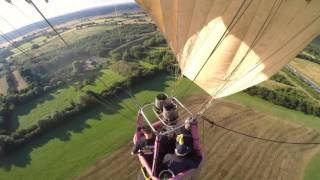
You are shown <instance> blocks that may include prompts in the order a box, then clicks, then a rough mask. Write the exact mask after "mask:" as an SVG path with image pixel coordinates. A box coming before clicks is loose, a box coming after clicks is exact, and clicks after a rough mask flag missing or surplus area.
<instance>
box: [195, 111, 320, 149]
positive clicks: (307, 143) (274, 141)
mask: <svg viewBox="0 0 320 180" xmlns="http://www.w3.org/2000/svg"><path fill="white" fill-rule="evenodd" d="M200 117H201V118H202V119H203V120H205V121H207V122H210V124H213V125H214V126H216V127H217V128H220V129H223V130H225V131H228V132H231V133H234V134H237V135H241V136H245V137H248V138H250V139H256V140H259V141H265V142H272V143H279V144H289V145H320V142H293V141H281V140H276V139H269V138H263V137H257V136H253V135H250V134H246V133H243V132H240V131H236V130H233V129H230V128H227V127H225V126H222V125H220V124H217V123H216V122H215V121H213V120H212V119H209V118H208V117H206V116H205V115H201V116H200Z"/></svg>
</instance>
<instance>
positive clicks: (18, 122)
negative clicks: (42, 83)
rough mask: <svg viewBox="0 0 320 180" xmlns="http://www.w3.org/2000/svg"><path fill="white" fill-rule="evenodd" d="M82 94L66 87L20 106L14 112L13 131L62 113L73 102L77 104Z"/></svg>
mask: <svg viewBox="0 0 320 180" xmlns="http://www.w3.org/2000/svg"><path fill="white" fill-rule="evenodd" d="M80 95H81V93H80V92H79V91H77V90H76V89H75V88H73V87H66V88H62V89H59V90H56V91H54V92H51V93H49V94H47V95H45V96H43V97H41V98H36V99H34V100H32V101H30V102H28V103H26V104H23V105H20V106H18V107H17V108H16V110H15V111H14V113H13V115H12V117H13V121H12V124H11V128H12V129H17V128H18V129H24V128H27V127H29V126H30V125H33V124H34V123H37V121H38V120H39V119H42V118H43V117H45V116H49V115H51V114H52V113H53V112H54V111H61V110H63V109H65V108H66V107H68V106H70V102H71V101H75V102H77V101H78V100H79V97H80Z"/></svg>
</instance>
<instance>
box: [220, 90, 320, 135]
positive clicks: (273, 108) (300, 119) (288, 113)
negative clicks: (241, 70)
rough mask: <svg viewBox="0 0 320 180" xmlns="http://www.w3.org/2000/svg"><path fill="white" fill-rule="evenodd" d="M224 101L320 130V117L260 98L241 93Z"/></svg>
mask: <svg viewBox="0 0 320 180" xmlns="http://www.w3.org/2000/svg"><path fill="white" fill-rule="evenodd" d="M224 99H225V100H228V101H231V102H235V103H238V104H241V105H243V106H245V107H249V108H252V109H255V110H257V111H262V112H266V113H268V114H272V115H274V116H277V117H281V118H283V119H286V120H288V121H292V122H295V123H299V124H303V125H306V126H308V127H310V128H316V129H320V117H316V116H310V115H306V114H304V113H303V112H299V111H294V110H290V109H287V108H284V107H282V106H277V105H274V104H272V103H270V102H267V101H264V100H263V99H261V98H259V97H252V96H250V95H248V94H246V93H243V92H240V93H237V94H234V95H231V96H228V97H226V98H224Z"/></svg>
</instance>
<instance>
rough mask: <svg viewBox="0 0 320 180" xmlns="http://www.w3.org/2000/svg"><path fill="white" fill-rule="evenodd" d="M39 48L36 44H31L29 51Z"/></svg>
mask: <svg viewBox="0 0 320 180" xmlns="http://www.w3.org/2000/svg"><path fill="white" fill-rule="evenodd" d="M39 47H40V46H39V45H38V44H32V46H31V49H38V48H39Z"/></svg>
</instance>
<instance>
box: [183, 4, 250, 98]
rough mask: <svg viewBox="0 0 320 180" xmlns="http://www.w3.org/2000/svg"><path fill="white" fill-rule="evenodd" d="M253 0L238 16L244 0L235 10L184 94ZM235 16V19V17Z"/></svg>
mask: <svg viewBox="0 0 320 180" xmlns="http://www.w3.org/2000/svg"><path fill="white" fill-rule="evenodd" d="M252 1H253V0H251V1H250V2H249V3H248V5H247V7H246V8H245V9H244V11H243V12H242V13H241V15H240V16H239V17H238V15H239V13H240V12H241V9H242V7H243V6H244V4H245V2H246V0H243V1H242V3H241V5H240V7H239V8H238V10H237V12H236V13H235V15H234V16H233V18H232V20H231V22H230V24H229V25H228V26H227V28H226V30H225V31H224V32H223V34H222V36H221V37H220V39H219V41H218V43H217V44H216V46H215V47H214V48H213V50H212V51H211V53H210V54H209V56H208V58H207V59H206V61H205V62H204V63H203V65H202V66H201V68H200V70H199V71H198V72H197V74H196V76H195V77H194V78H193V79H192V81H191V82H190V83H189V85H188V86H187V87H186V88H185V90H184V92H185V93H184V94H186V93H187V92H188V90H189V89H190V87H191V85H192V84H193V83H194V81H195V80H196V79H197V77H198V76H199V75H200V72H201V71H202V69H203V68H204V67H205V65H206V64H207V63H208V61H209V59H210V58H211V56H212V55H213V54H214V52H215V51H216V50H217V49H218V47H220V45H221V43H222V41H223V40H224V39H225V38H226V37H227V35H228V33H229V32H230V31H231V30H232V29H233V27H234V26H235V25H236V24H237V23H238V21H239V20H240V19H241V17H242V15H243V14H244V12H246V11H247V9H248V7H249V6H250V4H251V3H252ZM236 18H237V19H236Z"/></svg>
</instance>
